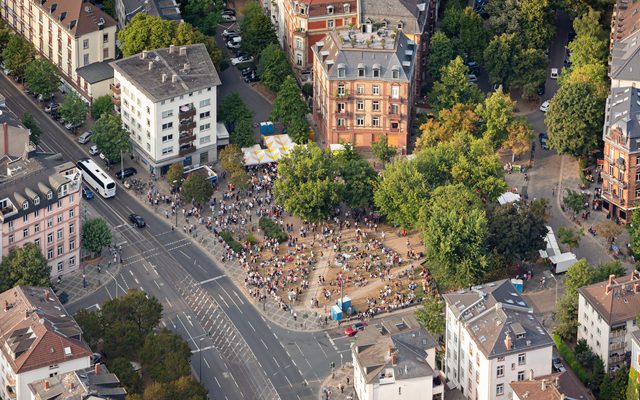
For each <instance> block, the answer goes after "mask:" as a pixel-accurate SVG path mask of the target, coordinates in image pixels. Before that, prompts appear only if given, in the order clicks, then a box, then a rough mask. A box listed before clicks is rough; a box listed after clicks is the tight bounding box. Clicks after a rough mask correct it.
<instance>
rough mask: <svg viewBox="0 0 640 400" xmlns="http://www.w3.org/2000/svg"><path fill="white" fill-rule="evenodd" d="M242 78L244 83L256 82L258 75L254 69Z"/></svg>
mask: <svg viewBox="0 0 640 400" xmlns="http://www.w3.org/2000/svg"><path fill="white" fill-rule="evenodd" d="M242 79H243V80H244V82H245V83H251V82H257V81H258V76H257V75H256V73H255V71H254V72H252V73H251V74H249V75H244V76H243V77H242Z"/></svg>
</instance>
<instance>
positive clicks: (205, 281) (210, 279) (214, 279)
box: [200, 274, 226, 285]
mask: <svg viewBox="0 0 640 400" xmlns="http://www.w3.org/2000/svg"><path fill="white" fill-rule="evenodd" d="M225 276H226V275H224V274H222V275H219V276H216V277H215V278H209V279H205V280H204V281H201V282H200V285H204V284H205V283H209V282H213V281H217V280H218V279H221V278H224V277H225Z"/></svg>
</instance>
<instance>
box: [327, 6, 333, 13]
mask: <svg viewBox="0 0 640 400" xmlns="http://www.w3.org/2000/svg"><path fill="white" fill-rule="evenodd" d="M327 14H329V15H333V6H327Z"/></svg>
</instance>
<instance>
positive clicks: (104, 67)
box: [76, 60, 113, 84]
mask: <svg viewBox="0 0 640 400" xmlns="http://www.w3.org/2000/svg"><path fill="white" fill-rule="evenodd" d="M111 61H113V60H108V61H102V62H95V63H92V64H89V65H85V66H84V67H81V68H78V69H77V70H76V72H77V73H78V75H80V76H81V77H82V79H84V80H85V81H87V82H89V83H91V84H93V83H97V82H102V81H105V80H107V79H113V67H112V66H111V65H109V63H110V62H111Z"/></svg>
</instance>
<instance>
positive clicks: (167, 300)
mask: <svg viewBox="0 0 640 400" xmlns="http://www.w3.org/2000/svg"><path fill="white" fill-rule="evenodd" d="M164 301H166V302H167V304H169V307H171V308H173V305H172V304H171V302H170V301H169V299H168V298H167V297H165V298H164Z"/></svg>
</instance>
